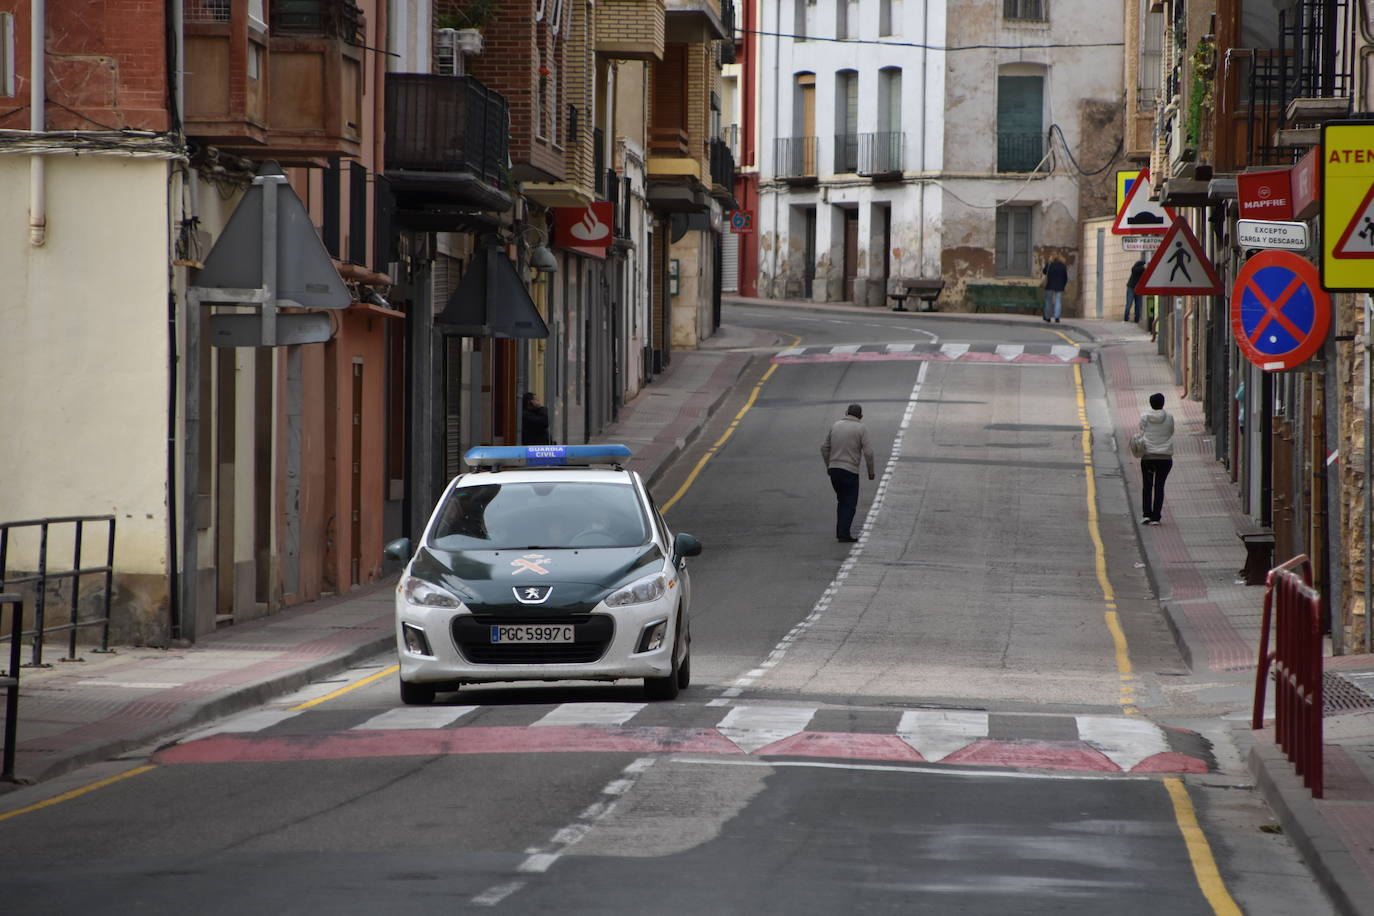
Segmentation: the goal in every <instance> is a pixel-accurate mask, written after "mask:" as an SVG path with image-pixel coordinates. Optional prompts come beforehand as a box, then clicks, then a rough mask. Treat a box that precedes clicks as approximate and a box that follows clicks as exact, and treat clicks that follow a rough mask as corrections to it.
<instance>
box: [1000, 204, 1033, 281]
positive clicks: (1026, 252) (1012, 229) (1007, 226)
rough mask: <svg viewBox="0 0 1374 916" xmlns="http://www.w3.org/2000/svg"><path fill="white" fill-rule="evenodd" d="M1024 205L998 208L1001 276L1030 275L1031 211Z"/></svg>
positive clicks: (1031, 209)
mask: <svg viewBox="0 0 1374 916" xmlns="http://www.w3.org/2000/svg"><path fill="white" fill-rule="evenodd" d="M1032 212H1033V208H1032V207H1029V206H1024V205H1016V206H1010V205H1006V206H1001V207H998V208H997V261H996V267H995V269H996V271H997V275H998V276H999V277H1028V276H1030V272H1031V270H1030V264H1031V213H1032Z"/></svg>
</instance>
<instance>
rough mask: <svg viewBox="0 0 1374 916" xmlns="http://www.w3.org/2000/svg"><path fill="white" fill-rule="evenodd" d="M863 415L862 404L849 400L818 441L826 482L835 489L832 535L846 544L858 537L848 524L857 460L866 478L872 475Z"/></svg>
mask: <svg viewBox="0 0 1374 916" xmlns="http://www.w3.org/2000/svg"><path fill="white" fill-rule="evenodd" d="M863 416H864V409H863V407H861V406H860V405H858V404H850V405H849V409H848V410H846V411H845V414H844V416H843V417H840V419H838V420H836V421H835V423H834V425H833V426H831V427H830V432H828V433H826V434H825V441H824V442H822V443H821V460H822V461H824V462H825V468H826V472H827V473H828V474H829V475H830V486H831V487H832V488H834V490H835V538H836V540H838V541H841V542H843V543H849V544H852V543H854V542H855V541H857V540H858V538H856V537H854V535H853V533H852V528H853V525H854V512H855V510H856V509H858V506H859V462H860V461H861V460H862V461H864V462H866V463H867V465H868V479H869V480H872V479H873V447H872V446H871V445H869V443H868V427H867V426H864V424H863Z"/></svg>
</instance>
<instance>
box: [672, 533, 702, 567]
mask: <svg viewBox="0 0 1374 916" xmlns="http://www.w3.org/2000/svg"><path fill="white" fill-rule="evenodd" d="M699 553H701V541H698V540H697V539H696V538H694V537H692V536H691V535H690V534H679V535H678V536H677V537H675V538H673V557H674V558H675V559H676V560H679V561H680V560H683V559H684V558H686V557H694V556H696V555H697V554H699Z"/></svg>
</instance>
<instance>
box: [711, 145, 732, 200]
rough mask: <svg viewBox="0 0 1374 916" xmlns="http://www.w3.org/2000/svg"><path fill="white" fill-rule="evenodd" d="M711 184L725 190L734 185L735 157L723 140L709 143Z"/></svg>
mask: <svg viewBox="0 0 1374 916" xmlns="http://www.w3.org/2000/svg"><path fill="white" fill-rule="evenodd" d="M711 183H712V184H715V185H719V186H720V187H722V188H727V189H728V188H732V187H734V185H735V157H734V155H733V154H732V153H731V152H730V146H729V144H727V143H726V142H725V141H724V140H712V141H711Z"/></svg>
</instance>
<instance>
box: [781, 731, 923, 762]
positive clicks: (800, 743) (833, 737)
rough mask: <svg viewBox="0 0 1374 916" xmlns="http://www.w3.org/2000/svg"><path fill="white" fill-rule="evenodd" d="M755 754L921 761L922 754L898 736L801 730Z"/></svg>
mask: <svg viewBox="0 0 1374 916" xmlns="http://www.w3.org/2000/svg"><path fill="white" fill-rule="evenodd" d="M754 754H755V756H758V757H764V756H769V755H775V756H781V755H789V756H793V757H840V758H845V759H849V760H900V761H903V762H906V763H921V762H923V761H924V760H925V758H924V757H922V756H921V755H920V753H919V752H918V751H917V750H916V749H915V748H913V747H912V746H911V745H909V744H907V743H906V742H905V741H903V740H902V739H901V738H898V737H897V736H896V735H872V734H864V733H853V734H850V733H846V732H802V733H801V734H799V735H793V736H792V737H790V738H784V739H782V740H781V741H774V742H773V743H772V744H769V745H766V746H765V747H761V748H759V749H758V750H757V751H755V752H754Z"/></svg>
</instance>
